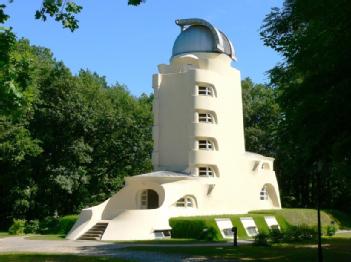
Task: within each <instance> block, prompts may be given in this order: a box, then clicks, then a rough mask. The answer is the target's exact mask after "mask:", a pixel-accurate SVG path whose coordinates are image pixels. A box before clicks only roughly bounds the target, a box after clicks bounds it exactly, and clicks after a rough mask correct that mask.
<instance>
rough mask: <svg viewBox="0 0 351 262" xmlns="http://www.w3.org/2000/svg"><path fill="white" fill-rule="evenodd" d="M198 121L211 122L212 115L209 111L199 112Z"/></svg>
mask: <svg viewBox="0 0 351 262" xmlns="http://www.w3.org/2000/svg"><path fill="white" fill-rule="evenodd" d="M199 122H200V123H213V122H214V121H213V116H212V115H211V114H210V113H199Z"/></svg>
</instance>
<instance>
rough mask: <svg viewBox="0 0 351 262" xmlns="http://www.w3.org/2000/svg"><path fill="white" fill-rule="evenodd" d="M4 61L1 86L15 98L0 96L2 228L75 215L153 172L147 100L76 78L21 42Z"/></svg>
mask: <svg viewBox="0 0 351 262" xmlns="http://www.w3.org/2000/svg"><path fill="white" fill-rule="evenodd" d="M1 51H2V50H1ZM7 56H8V57H9V59H8V61H7V63H6V64H5V66H4V67H3V68H1V69H0V82H1V81H2V83H5V82H6V81H8V80H7V79H10V80H11V81H12V83H13V84H14V85H13V86H14V87H15V89H14V90H16V92H15V93H13V92H12V93H11V92H7V91H6V92H5V93H4V95H1V96H0V104H1V105H3V106H1V107H0V169H1V170H2V173H1V175H0V189H1V190H0V212H1V214H3V216H2V219H1V220H0V227H3V228H7V227H8V225H9V223H10V222H11V221H12V219H13V218H22V219H27V220H33V219H40V220H42V219H43V218H45V217H50V216H56V215H58V216H62V215H65V214H71V213H78V212H79V211H80V210H81V208H83V207H86V206H91V205H94V204H96V203H99V202H101V201H103V200H105V199H106V198H108V197H110V196H111V195H112V194H113V193H114V192H116V191H117V190H118V189H119V188H121V187H122V186H123V183H124V177H125V176H127V175H128V176H130V175H136V174H140V173H144V172H149V171H150V170H151V168H152V166H151V151H152V135H151V129H152V114H151V111H152V110H151V105H152V102H151V101H152V99H151V97H149V96H147V95H142V96H141V97H140V98H136V97H133V96H131V95H130V93H129V92H128V90H127V89H126V88H125V87H124V86H121V85H118V84H116V85H112V86H109V85H108V84H107V83H106V81H105V79H104V77H101V76H99V75H97V74H96V73H93V72H90V71H87V70H86V71H83V70H82V71H80V72H79V74H78V75H77V76H74V75H72V74H71V72H70V71H69V70H68V69H67V68H66V67H65V66H64V64H63V63H60V62H57V61H55V59H54V58H53V57H52V54H51V52H50V51H49V50H48V49H45V48H41V47H35V46H30V44H29V42H28V41H26V40H19V41H15V42H14V44H13V45H11V48H10V49H9V50H8V54H7ZM9 72H11V74H9ZM1 91H4V89H1ZM14 94H16V95H14Z"/></svg>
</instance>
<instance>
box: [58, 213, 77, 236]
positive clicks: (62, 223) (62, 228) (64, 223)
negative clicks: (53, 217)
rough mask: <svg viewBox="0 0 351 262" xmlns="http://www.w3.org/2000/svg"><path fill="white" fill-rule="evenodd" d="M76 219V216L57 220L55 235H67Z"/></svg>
mask: <svg viewBox="0 0 351 262" xmlns="http://www.w3.org/2000/svg"><path fill="white" fill-rule="evenodd" d="M77 219H78V215H67V216H64V217H60V218H59V219H58V225H57V232H56V233H57V234H61V235H67V233H68V232H69V231H70V230H71V228H72V227H73V225H74V223H76V221H77Z"/></svg>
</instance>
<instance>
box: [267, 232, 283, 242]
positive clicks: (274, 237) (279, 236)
mask: <svg viewBox="0 0 351 262" xmlns="http://www.w3.org/2000/svg"><path fill="white" fill-rule="evenodd" d="M268 238H269V239H270V240H271V241H272V243H280V242H283V240H284V233H283V232H281V231H280V230H279V229H272V230H270V231H269V234H268Z"/></svg>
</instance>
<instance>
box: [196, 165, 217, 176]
mask: <svg viewBox="0 0 351 262" xmlns="http://www.w3.org/2000/svg"><path fill="white" fill-rule="evenodd" d="M197 173H198V176H202V177H214V176H215V174H216V173H215V171H214V169H213V168H212V167H210V166H199V167H198V168H197Z"/></svg>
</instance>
